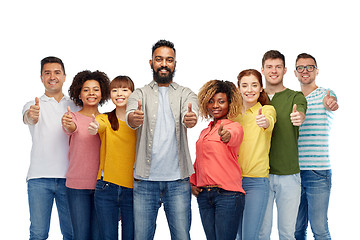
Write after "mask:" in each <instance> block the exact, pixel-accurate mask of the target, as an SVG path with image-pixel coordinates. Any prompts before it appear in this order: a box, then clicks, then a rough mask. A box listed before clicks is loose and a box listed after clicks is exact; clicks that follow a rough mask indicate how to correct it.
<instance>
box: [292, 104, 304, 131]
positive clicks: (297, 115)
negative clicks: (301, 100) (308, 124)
mask: <svg viewBox="0 0 360 240" xmlns="http://www.w3.org/2000/svg"><path fill="white" fill-rule="evenodd" d="M290 120H291V122H292V124H293V125H294V126H297V127H298V126H300V125H301V124H302V123H303V122H304V121H305V114H304V113H302V112H298V111H297V109H296V104H294V106H293V111H292V113H290Z"/></svg>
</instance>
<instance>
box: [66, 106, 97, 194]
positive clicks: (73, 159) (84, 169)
mask: <svg viewBox="0 0 360 240" xmlns="http://www.w3.org/2000/svg"><path fill="white" fill-rule="evenodd" d="M71 114H72V115H73V121H74V123H75V124H76V130H75V131H74V132H73V133H68V132H67V131H66V130H65V129H64V131H65V133H66V134H67V135H69V136H70V137H69V169H68V171H67V173H66V186H67V187H69V188H74V189H95V187H96V178H97V174H98V171H99V163H100V144H101V142H100V138H99V135H98V134H96V135H90V134H89V132H88V127H89V124H90V122H91V117H87V116H84V115H82V114H80V113H79V112H75V113H71Z"/></svg>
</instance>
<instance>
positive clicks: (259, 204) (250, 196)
mask: <svg viewBox="0 0 360 240" xmlns="http://www.w3.org/2000/svg"><path fill="white" fill-rule="evenodd" d="M242 186H243V189H244V190H245V192H246V195H245V208H244V214H243V218H242V221H240V223H239V228H238V232H237V237H236V240H241V239H244V240H258V239H259V233H260V228H261V226H262V223H263V220H264V215H265V211H266V206H267V203H268V200H269V179H268V178H254V177H244V178H243V180H242Z"/></svg>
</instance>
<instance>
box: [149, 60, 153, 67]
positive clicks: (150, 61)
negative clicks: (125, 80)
mask: <svg viewBox="0 0 360 240" xmlns="http://www.w3.org/2000/svg"><path fill="white" fill-rule="evenodd" d="M149 64H150V68H151V69H152V68H153V66H152V59H150V60H149Z"/></svg>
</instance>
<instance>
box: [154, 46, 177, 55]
mask: <svg viewBox="0 0 360 240" xmlns="http://www.w3.org/2000/svg"><path fill="white" fill-rule="evenodd" d="M155 57H163V58H168V57H172V58H175V52H174V50H173V49H172V48H169V47H158V48H157V49H155V51H154V53H153V58H155Z"/></svg>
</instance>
